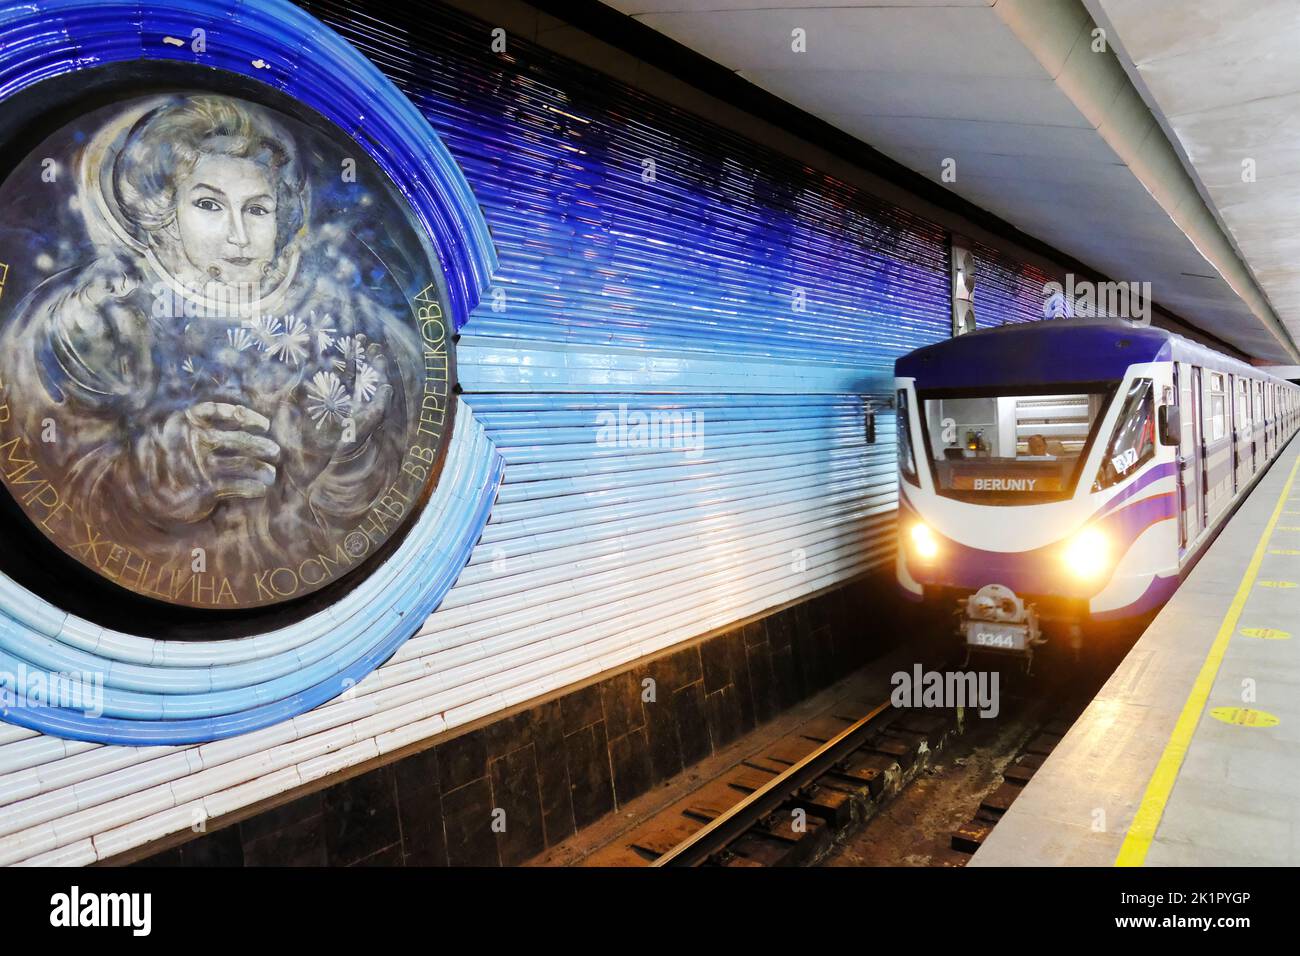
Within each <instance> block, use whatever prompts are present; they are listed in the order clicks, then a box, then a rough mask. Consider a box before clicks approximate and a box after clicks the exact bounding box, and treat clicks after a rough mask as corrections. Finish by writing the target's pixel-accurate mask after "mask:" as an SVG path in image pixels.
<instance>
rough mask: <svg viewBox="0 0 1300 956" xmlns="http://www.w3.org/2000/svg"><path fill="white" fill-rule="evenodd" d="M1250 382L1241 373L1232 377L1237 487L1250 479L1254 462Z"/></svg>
mask: <svg viewBox="0 0 1300 956" xmlns="http://www.w3.org/2000/svg"><path fill="white" fill-rule="evenodd" d="M1249 385H1250V383H1249V382H1248V381H1247V380H1246V379H1244V378H1242V377H1241V376H1240V375H1234V376H1233V377H1232V393H1233V402H1232V404H1233V406H1234V407H1233V414H1232V433H1233V436H1234V441H1233V446H1234V448H1235V449H1236V454H1237V488H1244V487H1246V484H1247V483H1248V482H1249V481H1250V472H1251V467H1252V462H1251V460H1250V438H1249V436H1250V393H1249V392H1248V391H1247V388H1249Z"/></svg>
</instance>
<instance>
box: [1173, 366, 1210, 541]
mask: <svg viewBox="0 0 1300 956" xmlns="http://www.w3.org/2000/svg"><path fill="white" fill-rule="evenodd" d="M1174 389H1175V390H1176V391H1177V393H1178V407H1179V409H1181V412H1182V414H1181V416H1180V419H1181V421H1182V434H1181V435H1179V440H1178V544H1179V547H1180V548H1181V549H1186V548H1187V547H1188V545H1190V544H1191V542H1193V541H1195V540H1196V536H1197V535H1198V534H1200V533H1201V528H1202V527H1203V526H1204V523H1203V521H1202V520H1201V481H1200V474H1201V464H1200V463H1201V455H1200V440H1201V439H1200V436H1201V402H1200V396H1201V377H1200V369H1193V368H1192V366H1190V365H1188V364H1187V363H1186V362H1179V363H1177V364H1176V365H1175V366H1174Z"/></svg>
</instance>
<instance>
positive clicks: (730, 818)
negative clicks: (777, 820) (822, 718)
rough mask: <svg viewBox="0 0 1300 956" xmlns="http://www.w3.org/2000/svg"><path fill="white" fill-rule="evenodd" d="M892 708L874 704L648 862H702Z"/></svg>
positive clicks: (855, 743)
mask: <svg viewBox="0 0 1300 956" xmlns="http://www.w3.org/2000/svg"><path fill="white" fill-rule="evenodd" d="M892 709H893V705H892V704H891V703H890V702H889V701H885V702H884V703H883V704H880V705H878V706H876V707H875V708H874V709H872V711H871V712H870V713H869V714H867V715H866V716H865V717H862V718H861V719H860V720H858V721H857V722H856V723H854V724H852V725H850V726H848V727H846V728H844V730H842V731H840V732H839V733H838V734H836V735H835V736H834V737H832V738H831V739H830V740H828V741H826V743H824V744H822V745H821V746H820V747H818V748H817V749H816V750H814V751H813V752H812V753H810V754H809V755H808V756H806V757H804V758H803V759H802V760H800V761H799V762H798V763H796V764H792V765H791V766H790V768H789V769H788V770H785V771H783V772H782V773H780V774H778V775H777V776H775V777H773V778H772V779H771V780H769V781H768V782H767V783H765V784H764V785H763V786H761V787H759V788H758V789H757V790H755V791H754V792H753V793H751V794H750V795H749V796H747V797H745V799H743V800H741V801H740V802H739V803H737V804H736V805H735V806H734V807H732V808H731V809H729V810H727V811H726V812H725V813H722V814H719V815H718V816H717V817H715V818H714V819H712V820H711V821H709V822H708V823H707V824H705V825H704V826H703V827H701V828H700V829H698V830H696V831H695V832H694V833H692V834H691V835H690V836H689V837H688V838H686V839H685V840H683V841H682V842H681V843H679V844H677V846H675V847H673V848H672V849H671V850H669V851H668V852H667V853H665V854H663V855H662V856H660V857H658V858H657V859H656V860H655V861H654V862H653V863H651V864H650V865H651V866H701V865H703V864H704V863H706V862H707V861H708V860H709V858H710V857H711V856H713V855H714V854H715V853H717V852H719V851H720V850H722V849H724V848H725V847H726V846H727V845H728V844H730V843H731V842H732V841H733V840H735V839H737V838H738V837H740V836H741V835H743V834H744V833H746V832H747V831H748V830H750V829H751V828H752V827H754V826H755V825H757V824H758V823H759V822H761V821H762V820H763V819H764V818H765V817H766V816H768V814H770V813H773V812H775V811H776V810H779V809H780V808H781V806H782V805H783V804H784V803H785V802H786V801H788V800H789V799H790V798H791V796H792V795H794V794H797V793H798V792H799V791H800V790H801V789H803V788H804V787H806V786H807V785H808V784H810V783H812V782H813V781H814V780H816V779H817V778H818V777H821V776H822V775H823V774H825V773H827V772H829V771H830V770H832V769H834V767H835V765H836V764H837V763H839V762H840V761H841V760H843V759H844V758H845V757H847V756H848V755H849V754H851V753H852V752H853V751H855V750H857V749H858V748H859V747H860V746H862V743H863V738H864V737H865V736H866V732H867V730H868V728H870V727H871V725H872V724H874V723H875V721H876V718H878V717H879V716H880V715H881V714H883V713H884V712H885V711H887V710H892Z"/></svg>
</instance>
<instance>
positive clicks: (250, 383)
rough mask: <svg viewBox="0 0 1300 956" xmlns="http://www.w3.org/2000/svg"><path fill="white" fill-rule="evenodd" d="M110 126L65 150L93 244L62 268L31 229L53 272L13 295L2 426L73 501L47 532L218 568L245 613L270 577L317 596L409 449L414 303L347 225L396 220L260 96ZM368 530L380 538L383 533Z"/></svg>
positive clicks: (134, 106)
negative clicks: (351, 187)
mask: <svg viewBox="0 0 1300 956" xmlns="http://www.w3.org/2000/svg"><path fill="white" fill-rule="evenodd" d="M103 116H104V118H103V121H102V122H101V123H100V124H99V125H98V128H94V129H90V130H87V131H86V133H85V135H84V137H83V139H82V142H81V144H80V146H79V148H78V149H77V150H76V158H75V165H76V169H75V174H76V177H75V179H76V181H75V195H74V197H73V200H72V202H71V204H70V205H71V206H72V207H73V208H74V209H75V211H76V213H77V214H78V215H79V218H80V220H81V223H82V225H83V226H84V229H85V237H84V240H83V241H81V242H79V243H74V244H73V246H72V248H71V252H69V251H68V246H67V244H66V243H65V244H64V247H63V252H62V253H61V254H60V255H61V257H62V259H63V260H65V261H66V260H69V259H76V260H79V261H75V262H72V263H70V264H69V265H68V266H67V267H66V268H56V267H54V266H52V265H51V263H50V261H49V259H50V258H51V257H52V255H53V254H51V253H48V252H44V253H43V252H41V251H40V250H41V249H44V248H45V247H44V246H41V243H40V239H39V236H33V235H28V237H27V239H26V245H27V246H28V249H27V252H28V254H29V255H31V261H32V262H33V263H41V264H43V265H44V266H45V268H46V269H47V270H48V271H50V272H51V274H50V275H49V276H48V277H46V278H44V279H43V281H40V282H39V284H35V285H34V287H33V288H32V289H31V291H30V292H29V293H28V294H26V295H25V296H24V297H23V299H22V300H21V302H18V303H16V304H15V303H13V302H11V301H9V300H5V301H4V302H3V303H0V318H2V319H3V324H2V325H0V380H2V381H3V385H4V395H5V398H6V401H7V403H8V405H9V407H10V409H11V413H12V420H11V421H10V422H9V424H8V425H7V426H6V427H7V428H8V429H9V430H8V431H6V432H4V433H3V436H0V440H8V439H9V438H11V437H12V436H15V435H17V436H22V437H24V438H25V439H26V443H25V445H24V446H23V447H24V448H25V449H26V451H27V453H28V454H29V456H30V457H31V458H33V459H34V460H35V461H36V463H37V465H38V467H39V469H40V472H41V474H42V476H43V477H44V478H45V479H48V480H49V482H50V483H51V486H52V488H54V489H57V494H58V496H59V498H60V501H61V503H62V505H63V506H64V507H65V511H64V512H63V514H62V515H61V518H62V519H66V520H51V521H50V522H49V523H48V526H47V527H46V528H45V531H46V533H47V534H49V535H50V536H51V537H54V538H55V541H56V543H57V544H59V545H60V546H61V547H63V549H64V550H65V551H66V552H68V553H69V554H71V555H72V556H73V557H76V558H77V559H78V560H81V561H82V562H83V563H86V564H89V565H90V566H92V567H95V566H96V564H98V565H99V570H100V571H101V573H108V572H106V571H105V567H104V564H103V561H104V557H103V554H102V553H100V552H99V551H98V550H96V551H95V553H94V554H90V553H85V552H84V551H83V549H79V548H78V546H77V542H78V541H80V540H83V539H89V540H93V536H94V535H98V536H100V537H101V538H102V539H103V540H104V541H105V542H108V543H109V544H111V545H117V546H119V547H121V548H123V549H125V553H126V556H125V557H124V558H121V559H120V560H121V561H123V562H126V561H129V560H132V559H134V560H136V561H147V562H148V563H149V566H150V568H151V569H156V570H157V571H163V570H164V569H172V571H184V572H185V574H190V573H191V572H195V571H203V572H205V573H207V574H211V575H215V576H217V577H219V578H221V579H224V580H225V581H226V585H227V587H228V588H229V590H230V592H231V595H232V596H233V597H234V599H235V602H236V603H237V605H238V606H241V607H243V606H248V605H250V604H257V603H265V602H266V601H267V600H268V592H267V588H266V585H265V584H264V583H262V584H261V585H259V584H258V582H259V581H260V580H262V579H260V578H259V577H258V575H259V574H260V575H263V576H264V575H265V573H266V572H267V571H269V570H270V569H275V568H289V569H293V570H294V576H295V577H296V578H301V580H298V581H297V582H296V583H295V585H294V588H293V590H294V593H295V594H297V593H304V592H305V591H306V590H310V587H309V586H319V585H318V584H317V583H316V582H317V580H319V584H323V583H325V580H323V579H321V578H322V575H323V574H324V572H326V571H328V572H329V577H330V578H333V577H337V576H338V574H340V573H343V572H344V571H346V565H347V564H348V562H350V561H352V560H353V559H355V558H357V557H359V554H358V553H357V552H358V551H359V550H360V548H359V547H358V545H357V542H358V541H361V539H358V538H356V536H355V535H354V534H352V533H353V532H354V531H355V529H356V528H357V527H358V525H359V524H360V523H362V522H363V521H366V519H367V517H368V516H371V515H373V512H374V509H375V508H376V507H377V506H378V505H379V504H380V502H382V501H384V500H385V498H386V491H387V490H388V489H390V488H392V487H393V485H394V482H395V480H396V479H397V477H398V473H399V468H400V465H401V461H402V456H403V454H404V453H405V452H406V449H407V448H408V447H409V445H410V444H411V442H410V437H411V436H410V434H409V433H410V431H411V428H412V424H413V421H414V420H415V417H416V416H418V408H419V402H420V390H421V388H422V386H423V382H422V381H421V375H422V371H421V370H422V366H423V364H424V363H423V360H422V357H421V340H420V334H419V331H418V329H417V327H416V323H415V322H414V321H413V319H412V313H411V309H410V307H409V304H408V303H407V302H406V301H405V297H406V296H409V294H410V293H409V291H404V290H403V289H401V288H400V287H399V284H398V283H397V282H396V281H394V279H393V277H392V276H391V275H389V274H388V273H387V271H386V270H385V269H384V267H383V264H382V259H381V258H380V257H379V256H377V255H367V253H366V243H365V242H364V241H358V238H357V237H358V235H359V231H358V230H357V228H356V223H357V222H365V223H368V224H369V228H370V229H372V230H373V229H375V228H383V226H382V224H383V222H384V221H385V220H387V221H388V222H389V223H392V222H394V221H400V217H394V216H393V215H392V211H391V210H385V209H384V208H382V207H383V204H382V203H381V202H378V201H377V200H376V198H375V193H374V192H373V191H364V190H356V191H355V192H354V193H353V192H349V191H348V189H347V182H346V177H343V180H342V183H341V184H339V183H338V182H335V181H336V180H339V179H340V175H341V174H340V169H341V168H344V167H340V166H339V165H338V164H337V163H336V162H335V163H334V164H333V165H332V168H331V166H327V165H326V163H327V161H328V160H327V158H326V156H325V155H324V152H326V151H327V150H326V149H325V148H324V147H322V146H321V145H320V144H319V143H316V144H312V143H311V141H312V138H313V136H317V135H318V134H315V133H314V132H313V133H312V134H311V135H308V133H307V128H306V127H305V126H302V125H301V124H290V123H289V122H288V121H286V119H285V118H283V117H282V116H280V115H279V114H276V113H274V112H273V111H271V110H269V109H267V108H264V107H262V106H260V105H257V104H254V103H251V102H247V101H243V100H240V99H237V98H234V97H230V96H223V95H216V94H207V93H186V94H174V95H167V96H155V97H151V98H149V99H147V100H144V101H134V102H131V103H128V104H124V105H122V106H121V108H119V109H116V110H110V111H107V112H106V113H103ZM309 146H310V147H311V148H310V149H309ZM322 170H323V172H322ZM72 172H73V170H68V171H67V172H66V173H65V183H64V189H65V190H66V189H67V182H66V180H67V179H68V178H70V176H71V173H72ZM15 175H16V174H15ZM15 175H11V177H10V178H9V180H7V181H6V184H5V192H8V191H9V190H10V188H11V187H12V185H13V182H14V179H15ZM321 183H329V184H330V186H331V188H332V189H333V190H334V193H335V195H334V197H333V198H332V199H331V200H330V202H329V203H328V204H326V203H323V202H321V201H320V198H319V197H320V194H321V192H322V189H323V188H322V187H321V186H320V184H321ZM54 194H55V193H51V195H54ZM352 195H355V197H356V207H355V208H354V209H348V208H347V206H346V205H342V206H341V205H340V203H344V204H346V203H347V202H350V201H351V200H350V199H349V198H347V197H349V196H352ZM2 196H3V193H0V197H2ZM339 197H344V198H343V199H340V198H339ZM325 205H328V212H327V211H326V209H324V208H322V206H325ZM3 208H4V202H3V201H0V209H3ZM349 220H351V221H349ZM376 224H379V225H376ZM402 227H403V228H409V227H406V226H405V224H404V223H403V224H402ZM0 251H2V250H0ZM8 254H9V255H10V256H11V257H12V256H13V255H14V253H13V251H12V250H11V251H10V252H9V253H8ZM42 255H44V256H45V257H46V258H45V260H44V261H43V262H42V259H41V257H42ZM16 265H17V264H16V263H15V262H14V261H13V260H12V258H11V260H10V268H11V269H13V268H15V266H16ZM55 265H56V266H57V264H55ZM6 474H7V473H6ZM7 483H8V484H9V486H10V492H11V494H13V495H14V496H15V498H17V499H18V500H20V501H21V500H22V498H21V495H20V494H19V489H17V488H16V487H15V486H14V485H13V483H12V482H7ZM387 497H388V498H390V499H391V494H390V495H388V496H387ZM391 510H392V509H391V508H390V509H389V511H391ZM385 515H387V512H383V513H381V518H382V517H384V516H385ZM393 520H394V523H396V518H395V517H394V519H393ZM83 525H84V527H83ZM367 527H368V528H369V529H371V531H368V532H367V535H368V540H367V541H366V542H363V543H365V544H366V547H367V549H369V548H371V547H374V546H377V545H378V544H379V543H381V542H380V541H378V540H376V538H377V537H382V536H383V534H384V533H388V532H389V531H390V530H391V529H389V528H388V527H387V524H386V523H384V522H380V523H376V522H375V521H374V520H373V519H372V520H370V521H369V524H368V525H367ZM371 532H373V533H371ZM349 535H352V536H351V537H349ZM345 540H346V541H347V542H348V543H347V546H346V549H345V550H344V551H340V549H341V548H343V547H344V541H345ZM321 556H328V557H331V558H333V559H335V560H334V561H333V562H332V563H331V562H330V561H328V560H326V561H321V560H319V559H320V558H321ZM312 561H315V563H314V564H313V563H312ZM304 562H306V563H304ZM304 569H305V570H304ZM148 573H149V574H153V573H154V571H152V570H151V571H150V572H148ZM109 576H112V574H110V575H109ZM156 580H160V581H164V582H174V581H177V580H180V579H179V578H177V577H176V575H175V574H174V573H172V572H171V571H169V572H167V574H164V575H163V577H162V578H157V579H156ZM285 580H286V579H285V578H284V577H283V575H282V576H281V577H280V578H279V579H278V581H279V582H280V585H281V586H282V587H281V588H280V590H283V585H284V582H285ZM164 586H165V585H164ZM153 590H154V591H155V592H156V591H157V590H158V589H157V587H155V588H154V589H153ZM173 590H174V591H178V592H179V593H178V596H177V597H176V599H177V600H179V601H182V602H187V601H188V602H189V603H215V604H217V605H223V604H224V605H225V606H229V602H222V601H215V602H214V601H212V600H209V599H208V597H207V595H206V592H205V594H204V595H203V597H202V600H200V601H195V600H194V599H193V598H194V592H193V591H192V590H188V591H187V590H185V589H183V588H178V587H173ZM213 595H214V597H215V591H214V592H213Z"/></svg>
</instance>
